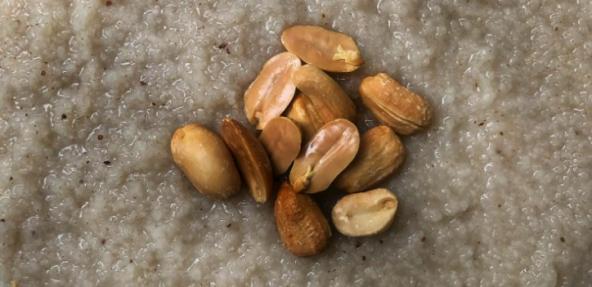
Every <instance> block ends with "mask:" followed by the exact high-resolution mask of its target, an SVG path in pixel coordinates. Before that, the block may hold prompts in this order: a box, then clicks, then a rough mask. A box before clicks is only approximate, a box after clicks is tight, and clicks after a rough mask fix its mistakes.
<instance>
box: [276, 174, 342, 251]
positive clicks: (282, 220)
mask: <svg viewBox="0 0 592 287" xmlns="http://www.w3.org/2000/svg"><path fill="white" fill-rule="evenodd" d="M274 215H275V223H276V227H277V230H278V233H279V234H280V238H281V239H282V242H283V243H284V246H285V247H286V249H288V250H289V251H290V252H292V254H294V255H296V256H312V255H316V254H318V253H320V252H321V251H323V250H324V249H325V248H326V247H327V243H328V242H329V238H330V237H331V228H330V227H329V224H328V223H327V219H325V216H324V215H323V213H322V212H321V210H320V209H319V207H318V205H317V204H316V203H315V202H314V201H313V200H312V199H311V198H310V196H309V195H307V194H302V193H296V192H295V191H294V190H293V189H292V187H291V186H290V185H289V184H288V183H284V184H282V186H281V188H280V191H279V192H278V196H277V199H276V200H275V205H274Z"/></svg>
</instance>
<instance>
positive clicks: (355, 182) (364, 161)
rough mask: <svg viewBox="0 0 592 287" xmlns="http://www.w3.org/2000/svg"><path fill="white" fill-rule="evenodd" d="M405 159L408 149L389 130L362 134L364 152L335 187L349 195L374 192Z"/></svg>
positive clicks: (362, 151)
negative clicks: (376, 186)
mask: <svg viewBox="0 0 592 287" xmlns="http://www.w3.org/2000/svg"><path fill="white" fill-rule="evenodd" d="M404 159H405V148H404V146H403V143H402V142H401V140H400V139H399V137H398V136H397V135H396V134H395V132H394V131H393V130H392V129H391V128H389V127H388V126H384V125H381V126H377V127H374V128H372V129H370V130H368V131H366V132H365V133H364V134H362V137H361V140H360V149H359V151H358V155H357V156H356V158H355V159H354V161H353V162H352V163H351V164H350V165H349V166H348V167H347V169H345V170H344V171H343V172H342V173H341V174H340V175H339V177H338V178H337V179H336V180H335V186H336V187H337V188H339V189H341V190H343V191H346V192H350V193H351V192H358V191H363V190H367V189H368V188H371V187H372V186H373V185H375V184H376V183H378V182H380V181H382V180H384V179H385V178H386V177H388V176H389V175H391V174H392V173H393V172H394V171H395V170H397V168H399V166H401V164H402V163H403V161H404Z"/></svg>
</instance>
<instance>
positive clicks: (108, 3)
mask: <svg viewBox="0 0 592 287" xmlns="http://www.w3.org/2000/svg"><path fill="white" fill-rule="evenodd" d="M105 5H107V6H111V5H113V1H111V0H107V1H106V2H105Z"/></svg>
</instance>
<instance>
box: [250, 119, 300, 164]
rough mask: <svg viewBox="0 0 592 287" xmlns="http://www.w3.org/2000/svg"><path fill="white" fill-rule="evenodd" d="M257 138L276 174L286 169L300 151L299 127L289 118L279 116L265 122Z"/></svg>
mask: <svg viewBox="0 0 592 287" xmlns="http://www.w3.org/2000/svg"><path fill="white" fill-rule="evenodd" d="M259 140H260V141H261V143H262V144H263V146H264V147H265V150H267V153H268V154H269V156H270V158H271V162H272V163H273V166H274V170H275V173H276V174H282V173H284V172H286V171H287V170H288V168H289V167H290V165H291V164H292V162H293V161H294V159H296V157H297V156H298V153H300V146H301V145H302V136H301V135H300V129H299V128H298V126H297V125H296V124H295V123H294V122H292V120H290V119H289V118H286V117H279V118H275V119H273V120H271V121H269V122H268V123H267V125H266V126H265V128H264V129H263V131H262V132H261V135H259Z"/></svg>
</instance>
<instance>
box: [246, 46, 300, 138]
mask: <svg viewBox="0 0 592 287" xmlns="http://www.w3.org/2000/svg"><path fill="white" fill-rule="evenodd" d="M298 67H300V59H298V57H296V56H295V55H294V54H292V53H290V52H284V53H280V54H278V55H275V56H274V57H272V58H271V59H269V60H268V61H267V62H266V63H265V65H263V68H262V69H261V72H259V75H258V76H257V78H255V80H254V81H253V82H252V83H251V85H250V86H249V88H247V91H246V92H245V95H244V101H245V114H246V115H247V119H248V120H249V122H250V123H251V124H254V125H256V126H257V129H259V130H261V129H263V128H264V127H265V125H266V124H267V122H269V121H270V120H271V119H273V118H275V117H279V116H280V115H281V114H282V113H283V112H284V110H285V109H286V108H287V107H288V105H289V104H290V102H291V101H292V98H293V97H294V92H295V90H296V87H295V86H294V84H293V83H292V74H293V73H294V71H295V70H296V69H297V68H298Z"/></svg>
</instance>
